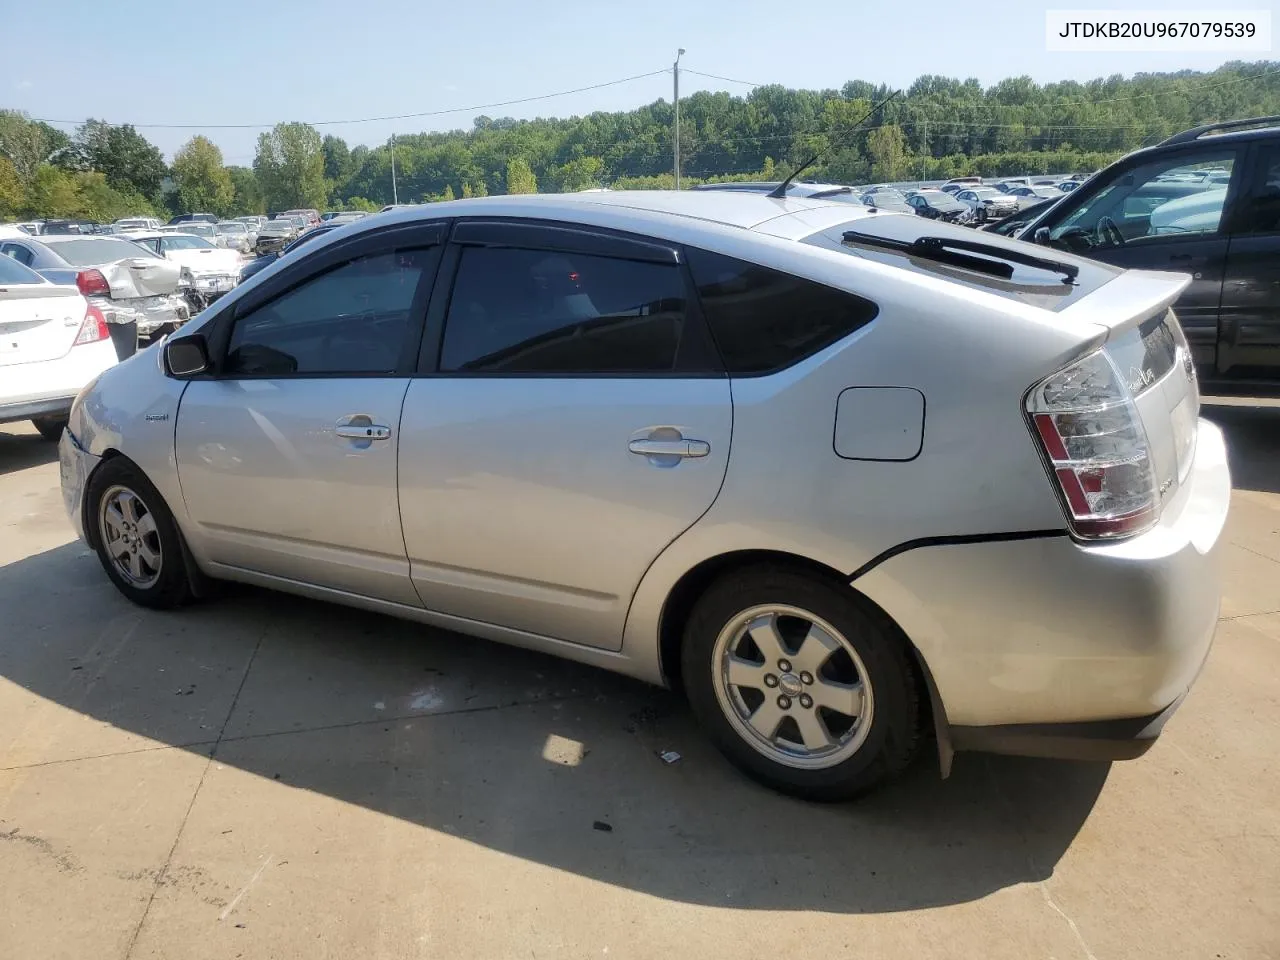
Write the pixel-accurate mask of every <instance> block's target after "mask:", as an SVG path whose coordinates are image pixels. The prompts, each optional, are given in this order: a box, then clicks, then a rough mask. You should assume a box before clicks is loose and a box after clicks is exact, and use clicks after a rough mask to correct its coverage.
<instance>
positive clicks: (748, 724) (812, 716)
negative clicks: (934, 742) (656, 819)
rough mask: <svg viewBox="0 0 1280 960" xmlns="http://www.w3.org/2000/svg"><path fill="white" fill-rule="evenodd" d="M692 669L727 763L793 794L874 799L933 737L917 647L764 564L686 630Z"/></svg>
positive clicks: (698, 710) (724, 587) (834, 597)
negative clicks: (926, 737) (926, 720)
mask: <svg viewBox="0 0 1280 960" xmlns="http://www.w3.org/2000/svg"><path fill="white" fill-rule="evenodd" d="M815 627H816V629H817V632H816V633H815V632H813V628H815ZM757 637H759V638H761V639H760V645H757V642H756V638H757ZM797 639H798V640H799V642H797ZM779 641H780V642H781V646H780V647H778V646H774V647H773V649H772V650H769V649H766V648H768V647H770V646H771V645H774V644H777V643H778V642H779ZM779 649H780V650H781V653H780V654H779V653H778V650H779ZM770 653H772V654H773V656H770ZM775 657H780V658H781V659H780V660H779V661H778V662H777V663H774V662H773V660H774V658H775ZM757 661H758V662H757ZM681 668H682V674H681V676H682V681H683V685H684V688H685V693H686V695H687V697H688V699H689V703H690V706H691V707H692V709H693V712H694V714H695V715H696V716H697V718H698V719H699V721H700V722H701V724H702V726H703V727H704V729H705V730H706V731H707V732H708V734H709V736H710V737H711V739H712V740H713V741H714V742H715V743H716V745H717V746H718V747H719V748H720V750H721V751H722V752H723V753H724V754H725V756H727V757H728V759H729V760H730V761H732V762H733V763H734V764H735V765H736V766H737V767H739V768H740V769H741V770H743V771H744V772H745V773H747V774H748V775H749V776H751V777H752V778H754V779H755V780H757V781H759V782H760V783H763V784H765V785H766V786H768V787H771V788H773V789H775V790H778V791H780V792H782V793H786V794H790V795H792V796H796V797H801V798H803V799H806V800H817V801H836V800H847V799H850V798H853V797H856V796H858V795H860V794H863V793H866V792H867V791H869V790H872V789H874V788H876V787H879V786H881V785H883V784H884V783H886V782H888V781H889V780H891V779H893V778H894V777H896V776H897V775H898V774H900V773H901V772H902V771H903V770H904V769H906V767H907V766H908V765H909V764H910V762H911V760H912V758H913V757H914V756H915V754H916V751H917V749H918V748H919V745H920V742H921V739H922V733H923V711H922V707H921V702H920V689H919V685H918V682H917V674H916V671H915V670H914V669H913V664H912V660H911V654H910V652H909V649H908V641H907V640H906V638H905V637H903V636H902V635H901V633H900V632H899V631H898V630H897V628H896V627H895V626H894V625H893V624H892V623H890V622H887V621H886V619H885V618H884V616H883V615H882V614H880V613H879V612H878V611H876V610H874V609H872V608H870V607H869V605H867V604H865V603H864V602H862V601H861V600H860V599H859V598H858V596H857V595H856V594H855V593H854V592H853V591H852V590H851V589H850V588H849V587H847V586H844V585H843V584H838V583H835V582H832V581H828V580H824V579H822V577H821V576H820V575H814V574H812V573H808V572H804V571H799V570H796V569H793V568H790V567H787V566H759V567H752V568H749V569H747V570H742V571H738V572H735V573H733V574H731V575H729V576H726V577H724V578H722V579H720V580H717V581H716V582H714V583H713V584H712V585H711V586H710V587H709V588H708V589H707V591H706V592H705V593H704V594H703V595H702V597H701V598H699V600H698V601H697V603H696V604H695V605H694V608H693V610H692V612H691V614H690V617H689V620H688V622H687V624H686V627H685V633H684V641H683V646H682V648H681ZM774 668H776V669H774ZM735 681H744V682H742V683H736V682H735ZM832 704H836V705H838V706H839V708H840V709H836V710H833V709H830V706H831V705H832ZM774 708H777V709H774ZM845 711H848V712H845ZM855 714H856V716H855ZM778 717H781V719H780V720H779V721H778V722H777V724H776V725H774V724H773V721H774V719H775V718H778ZM815 724H816V725H815ZM846 724H847V725H846ZM771 726H772V729H773V730H774V733H773V734H772V735H769V736H766V734H765V733H763V732H762V731H767V730H769V729H770V727H771ZM824 738H826V741H827V742H828V743H827V745H826V746H824V745H823V740H824Z"/></svg>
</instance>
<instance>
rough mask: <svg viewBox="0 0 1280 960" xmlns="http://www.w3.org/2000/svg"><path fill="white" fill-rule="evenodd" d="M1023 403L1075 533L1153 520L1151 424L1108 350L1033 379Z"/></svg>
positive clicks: (1117, 530) (1102, 535)
mask: <svg viewBox="0 0 1280 960" xmlns="http://www.w3.org/2000/svg"><path fill="white" fill-rule="evenodd" d="M1026 407H1027V414H1028V415H1029V416H1030V417H1031V423H1032V425H1033V427H1034V433H1035V437H1036V439H1037V441H1039V443H1040V447H1041V449H1042V450H1043V451H1044V455H1045V459H1046V460H1047V461H1048V463H1049V468H1050V472H1051V473H1052V475H1053V478H1054V480H1055V484H1056V486H1057V488H1058V492H1059V494H1060V496H1061V498H1062V502H1063V506H1064V507H1065V509H1066V514H1067V519H1068V520H1069V522H1070V525H1071V529H1072V531H1073V532H1074V533H1075V534H1076V536H1078V537H1080V538H1082V539H1090V540H1095V539H1109V538H1115V537H1125V536H1130V535H1132V534H1135V533H1139V532H1141V531H1143V530H1145V529H1147V528H1148V527H1150V526H1151V525H1152V524H1153V523H1155V521H1156V516H1157V506H1158V504H1159V499H1160V497H1159V492H1158V490H1157V488H1156V479H1155V471H1154V470H1153V469H1152V467H1151V457H1150V452H1149V449H1148V444H1147V431H1146V428H1144V427H1143V425H1142V418H1141V416H1140V415H1139V413H1138V408H1137V405H1136V404H1135V403H1134V401H1133V396H1132V395H1131V394H1130V392H1129V389H1128V388H1127V387H1126V386H1125V384H1124V382H1123V381H1122V380H1121V378H1120V376H1119V374H1118V373H1117V371H1116V369H1115V366H1114V365H1113V364H1112V362H1111V360H1110V358H1109V357H1108V356H1107V354H1106V353H1105V352H1103V351H1101V350H1099V351H1097V352H1096V353H1091V354H1089V356H1087V357H1085V358H1084V359H1083V360H1080V361H1078V362H1077V363H1074V364H1072V365H1071V366H1069V367H1067V368H1066V369H1065V370H1060V371H1058V372H1057V373H1055V374H1054V375H1053V376H1051V377H1048V378H1046V379H1045V380H1042V381H1041V382H1040V383H1038V384H1036V386H1035V387H1033V388H1032V389H1031V392H1030V393H1028V394H1027V402H1026Z"/></svg>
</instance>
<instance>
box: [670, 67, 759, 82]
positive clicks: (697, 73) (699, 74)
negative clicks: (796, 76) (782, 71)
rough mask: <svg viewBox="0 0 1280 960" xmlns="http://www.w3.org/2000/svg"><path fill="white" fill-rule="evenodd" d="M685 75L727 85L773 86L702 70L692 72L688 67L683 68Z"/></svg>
mask: <svg viewBox="0 0 1280 960" xmlns="http://www.w3.org/2000/svg"><path fill="white" fill-rule="evenodd" d="M683 70H684V72H685V73H692V74H693V75H694V76H695V77H707V78H708V79H710V80H723V81H724V82H725V83H740V84H742V85H743V86H744V87H767V86H771V84H767V83H752V82H751V81H750V80H735V79H733V77H721V76H717V75H716V74H714V73H703V72H702V71H701V70H690V69H689V68H688V67H684V68H683Z"/></svg>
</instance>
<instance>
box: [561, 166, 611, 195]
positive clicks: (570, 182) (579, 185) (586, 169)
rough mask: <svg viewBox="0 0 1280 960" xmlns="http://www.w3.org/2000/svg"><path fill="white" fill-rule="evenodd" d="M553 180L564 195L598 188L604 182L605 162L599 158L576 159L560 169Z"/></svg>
mask: <svg viewBox="0 0 1280 960" xmlns="http://www.w3.org/2000/svg"><path fill="white" fill-rule="evenodd" d="M553 179H554V180H555V181H556V182H557V183H558V185H559V187H560V190H561V192H562V193H576V192H577V191H579V190H588V189H590V188H592V187H598V186H600V184H601V182H602V181H603V180H604V161H603V160H601V159H600V158H599V157H575V158H574V159H572V160H570V161H569V162H568V163H566V164H565V165H564V166H562V167H560V168H558V169H557V170H556V171H555V172H554V177H553Z"/></svg>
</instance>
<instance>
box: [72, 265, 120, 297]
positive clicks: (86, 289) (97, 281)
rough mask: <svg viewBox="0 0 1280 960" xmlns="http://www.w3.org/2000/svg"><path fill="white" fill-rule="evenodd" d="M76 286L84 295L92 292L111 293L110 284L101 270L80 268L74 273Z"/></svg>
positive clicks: (108, 294) (87, 295) (90, 294)
mask: <svg viewBox="0 0 1280 960" xmlns="http://www.w3.org/2000/svg"><path fill="white" fill-rule="evenodd" d="M76 286H77V287H79V288H80V292H81V293H82V294H84V295H85V296H86V297H89V296H92V295H94V294H106V295H107V296H110V295H111V285H110V284H108V283H107V278H106V277H104V276H103V275H102V271H101V270H81V271H80V272H79V273H77V274H76Z"/></svg>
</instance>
